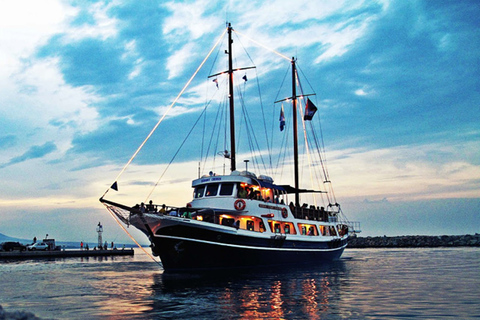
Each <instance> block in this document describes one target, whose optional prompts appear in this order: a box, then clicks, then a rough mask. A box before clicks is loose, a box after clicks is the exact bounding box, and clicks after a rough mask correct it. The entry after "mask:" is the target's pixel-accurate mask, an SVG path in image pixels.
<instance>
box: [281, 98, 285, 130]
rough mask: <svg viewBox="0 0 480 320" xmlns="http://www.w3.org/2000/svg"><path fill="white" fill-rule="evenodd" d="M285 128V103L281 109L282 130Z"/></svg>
mask: <svg viewBox="0 0 480 320" xmlns="http://www.w3.org/2000/svg"><path fill="white" fill-rule="evenodd" d="M284 128H285V112H283V104H282V109H281V110H280V131H283V129H284Z"/></svg>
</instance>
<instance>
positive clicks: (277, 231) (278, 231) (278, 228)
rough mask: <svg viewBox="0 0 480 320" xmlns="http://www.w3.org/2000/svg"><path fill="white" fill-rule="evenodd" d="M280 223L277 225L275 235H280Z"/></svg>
mask: <svg viewBox="0 0 480 320" xmlns="http://www.w3.org/2000/svg"><path fill="white" fill-rule="evenodd" d="M280 232H281V231H280V223H275V233H280Z"/></svg>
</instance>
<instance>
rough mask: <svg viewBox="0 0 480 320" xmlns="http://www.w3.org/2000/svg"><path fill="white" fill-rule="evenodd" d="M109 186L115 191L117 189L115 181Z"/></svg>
mask: <svg viewBox="0 0 480 320" xmlns="http://www.w3.org/2000/svg"><path fill="white" fill-rule="evenodd" d="M110 188H112V189H113V190H115V191H118V186H117V181H115V182H114V183H113V184H112V186H111V187H110Z"/></svg>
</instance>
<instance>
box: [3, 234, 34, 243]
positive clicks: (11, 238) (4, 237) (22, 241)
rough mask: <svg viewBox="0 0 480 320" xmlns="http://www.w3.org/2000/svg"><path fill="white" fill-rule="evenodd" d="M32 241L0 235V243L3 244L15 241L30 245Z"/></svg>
mask: <svg viewBox="0 0 480 320" xmlns="http://www.w3.org/2000/svg"><path fill="white" fill-rule="evenodd" d="M32 240H33V239H30V240H27V239H19V238H13V237H9V236H7V235H5V234H3V233H0V242H5V241H16V242H21V243H32Z"/></svg>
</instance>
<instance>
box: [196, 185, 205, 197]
mask: <svg viewBox="0 0 480 320" xmlns="http://www.w3.org/2000/svg"><path fill="white" fill-rule="evenodd" d="M204 191H205V186H198V187H196V188H195V195H194V197H195V198H201V197H203V192H204Z"/></svg>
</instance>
